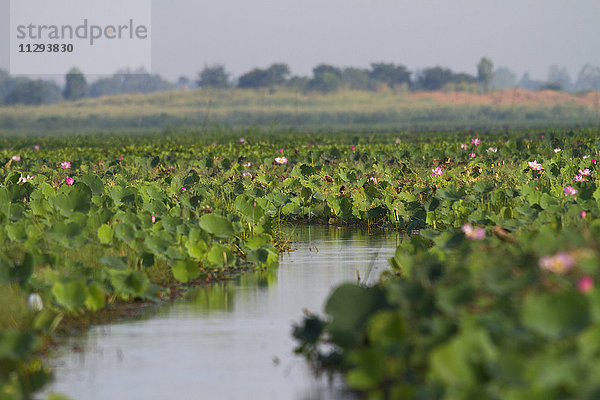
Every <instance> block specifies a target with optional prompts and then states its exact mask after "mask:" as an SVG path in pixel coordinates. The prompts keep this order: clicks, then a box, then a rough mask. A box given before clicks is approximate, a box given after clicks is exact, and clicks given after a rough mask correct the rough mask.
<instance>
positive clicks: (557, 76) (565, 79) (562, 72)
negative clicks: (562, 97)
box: [545, 65, 573, 91]
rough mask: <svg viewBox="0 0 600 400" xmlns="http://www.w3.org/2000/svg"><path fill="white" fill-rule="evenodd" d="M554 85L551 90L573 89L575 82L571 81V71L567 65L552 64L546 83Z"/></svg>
mask: <svg viewBox="0 0 600 400" xmlns="http://www.w3.org/2000/svg"><path fill="white" fill-rule="evenodd" d="M545 86H550V87H554V88H555V89H551V90H567V91H570V90H572V89H573V82H572V81H571V77H570V76H569V72H568V71H567V69H566V68H565V67H562V68H561V67H559V66H558V65H552V66H551V67H550V68H549V69H548V79H547V80H546V85H545Z"/></svg>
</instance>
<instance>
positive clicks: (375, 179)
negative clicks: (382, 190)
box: [369, 176, 377, 184]
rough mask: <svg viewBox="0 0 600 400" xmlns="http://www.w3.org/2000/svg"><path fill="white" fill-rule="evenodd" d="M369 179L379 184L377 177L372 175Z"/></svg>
mask: <svg viewBox="0 0 600 400" xmlns="http://www.w3.org/2000/svg"><path fill="white" fill-rule="evenodd" d="M369 180H370V181H371V182H373V183H374V184H377V178H375V177H373V176H372V177H370V178H369Z"/></svg>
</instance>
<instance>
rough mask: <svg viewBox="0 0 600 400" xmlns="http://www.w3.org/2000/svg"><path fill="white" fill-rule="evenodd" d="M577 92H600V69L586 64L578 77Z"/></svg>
mask: <svg viewBox="0 0 600 400" xmlns="http://www.w3.org/2000/svg"><path fill="white" fill-rule="evenodd" d="M575 90H578V91H586V90H600V68H599V67H594V66H592V65H590V64H586V65H584V66H583V68H581V71H579V74H578V75H577V82H576V83H575Z"/></svg>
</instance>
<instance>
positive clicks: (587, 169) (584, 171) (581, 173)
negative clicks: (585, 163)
mask: <svg viewBox="0 0 600 400" xmlns="http://www.w3.org/2000/svg"><path fill="white" fill-rule="evenodd" d="M578 172H579V175H586V176H587V175H591V174H592V171H590V169H589V168H586V169H584V170H582V169H579V171H578Z"/></svg>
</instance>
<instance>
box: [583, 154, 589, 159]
mask: <svg viewBox="0 0 600 400" xmlns="http://www.w3.org/2000/svg"><path fill="white" fill-rule="evenodd" d="M582 158H583V159H584V160H585V159H586V158H590V155H589V154H588V155H585V156H583V157H582Z"/></svg>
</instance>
